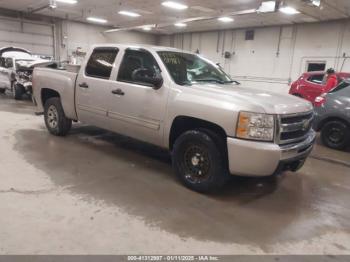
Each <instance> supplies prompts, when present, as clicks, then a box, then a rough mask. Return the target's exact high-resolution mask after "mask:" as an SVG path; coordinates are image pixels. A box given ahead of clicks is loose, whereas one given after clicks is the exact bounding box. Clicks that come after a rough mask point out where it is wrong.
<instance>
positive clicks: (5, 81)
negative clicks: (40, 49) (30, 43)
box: [0, 47, 53, 100]
mask: <svg viewBox="0 0 350 262" xmlns="http://www.w3.org/2000/svg"><path fill="white" fill-rule="evenodd" d="M52 63H53V62H52V61H48V60H43V59H39V58H36V57H33V56H32V54H31V53H30V52H29V51H28V50H25V49H23V48H18V47H5V48H1V49H0V93H5V92H6V90H10V91H12V92H13V96H14V98H15V99H16V100H20V99H21V98H22V96H23V95H24V94H25V93H28V94H31V93H32V74H33V70H34V67H36V66H48V65H51V64H52Z"/></svg>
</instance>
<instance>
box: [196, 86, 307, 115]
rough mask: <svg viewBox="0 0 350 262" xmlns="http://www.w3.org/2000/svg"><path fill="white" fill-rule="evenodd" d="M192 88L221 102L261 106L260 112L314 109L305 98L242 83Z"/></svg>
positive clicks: (278, 112) (244, 106) (243, 106)
mask: <svg viewBox="0 0 350 262" xmlns="http://www.w3.org/2000/svg"><path fill="white" fill-rule="evenodd" d="M191 88H193V89H195V90H198V91H201V92H204V93H205V94H206V95H209V96H211V97H214V98H217V99H218V100H219V102H220V101H224V102H229V103H234V104H235V105H241V106H242V108H247V110H249V109H250V108H252V109H253V108H254V109H259V108H260V110H259V111H258V113H259V112H261V113H267V114H295V113H302V112H308V111H311V110H313V106H312V104H311V103H310V102H308V101H306V100H304V99H301V98H298V97H295V96H292V95H289V94H280V93H275V92H269V91H265V90H260V89H256V88H250V87H245V86H242V85H234V84H233V85H217V84H194V85H192V86H191Z"/></svg>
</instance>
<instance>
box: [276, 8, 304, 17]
mask: <svg viewBox="0 0 350 262" xmlns="http://www.w3.org/2000/svg"><path fill="white" fill-rule="evenodd" d="M279 10H280V11H281V12H282V13H284V14H287V15H296V14H300V12H299V11H298V10H296V9H295V8H294V7H291V6H285V7H281V8H280V9H279Z"/></svg>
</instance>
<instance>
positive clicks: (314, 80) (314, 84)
mask: <svg viewBox="0 0 350 262" xmlns="http://www.w3.org/2000/svg"><path fill="white" fill-rule="evenodd" d="M323 78H324V74H319V75H313V76H310V77H309V78H308V79H307V86H306V88H305V93H306V98H307V99H308V100H309V101H315V99H316V97H318V96H320V95H321V94H322V91H323V88H324V83H323Z"/></svg>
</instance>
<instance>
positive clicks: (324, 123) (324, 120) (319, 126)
mask: <svg viewBox="0 0 350 262" xmlns="http://www.w3.org/2000/svg"><path fill="white" fill-rule="evenodd" d="M332 121H339V122H343V123H344V124H345V125H347V126H348V127H349V128H350V121H348V120H345V119H344V118H342V117H338V116H331V117H327V118H325V119H323V120H322V121H321V122H320V124H319V125H318V127H317V130H316V131H321V130H322V128H323V127H324V126H325V125H326V124H327V123H328V122H332Z"/></svg>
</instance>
